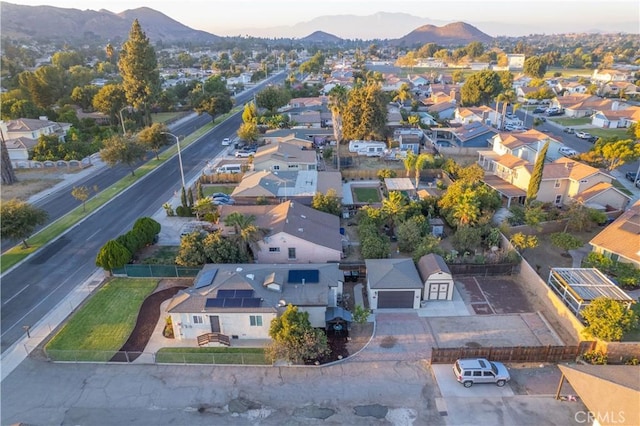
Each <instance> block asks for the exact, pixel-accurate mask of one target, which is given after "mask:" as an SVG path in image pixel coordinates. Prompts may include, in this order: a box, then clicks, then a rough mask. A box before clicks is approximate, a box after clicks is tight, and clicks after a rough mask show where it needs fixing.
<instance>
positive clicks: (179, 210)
mask: <svg viewBox="0 0 640 426" xmlns="http://www.w3.org/2000/svg"><path fill="white" fill-rule="evenodd" d="M176 215H178V216H180V217H192V216H193V212H192V211H191V208H190V207H186V206H178V207H176Z"/></svg>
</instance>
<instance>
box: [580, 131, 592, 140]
mask: <svg viewBox="0 0 640 426" xmlns="http://www.w3.org/2000/svg"><path fill="white" fill-rule="evenodd" d="M576 136H577V137H579V138H580V139H589V138H590V137H591V134H590V133H587V132H583V131H578V132H576Z"/></svg>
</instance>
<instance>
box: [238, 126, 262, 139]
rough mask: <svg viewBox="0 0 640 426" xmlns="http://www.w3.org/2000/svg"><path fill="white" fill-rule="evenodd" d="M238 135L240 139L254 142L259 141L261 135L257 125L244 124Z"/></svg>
mask: <svg viewBox="0 0 640 426" xmlns="http://www.w3.org/2000/svg"><path fill="white" fill-rule="evenodd" d="M237 133H238V137H239V138H240V139H242V140H245V141H252V142H253V141H256V140H258V135H260V131H259V130H258V125H257V124H256V123H242V124H241V125H240V128H238V131H237Z"/></svg>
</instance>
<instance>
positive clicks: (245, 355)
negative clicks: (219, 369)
mask: <svg viewBox="0 0 640 426" xmlns="http://www.w3.org/2000/svg"><path fill="white" fill-rule="evenodd" d="M156 362H158V363H168V364H233V365H240V364H245V365H270V364H271V363H270V362H268V361H267V360H266V358H265V355H264V349H263V348H223V347H212V348H161V349H160V350H159V351H158V353H157V354H156Z"/></svg>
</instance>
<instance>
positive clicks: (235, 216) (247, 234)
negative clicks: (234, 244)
mask: <svg viewBox="0 0 640 426" xmlns="http://www.w3.org/2000/svg"><path fill="white" fill-rule="evenodd" d="M255 220H256V217H255V216H253V215H243V214H242V213H239V212H233V213H230V214H229V215H228V216H227V217H225V219H224V224H225V226H232V227H233V229H234V231H235V232H234V233H235V238H236V239H237V240H238V242H239V243H240V247H241V250H242V252H243V253H244V254H247V253H248V251H247V248H248V247H251V248H257V246H256V244H255V243H257V242H258V241H260V240H261V239H262V237H263V232H262V230H261V229H260V228H258V226H256V225H255Z"/></svg>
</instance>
